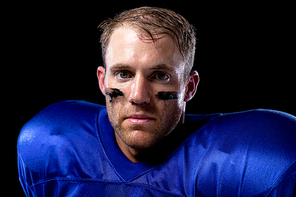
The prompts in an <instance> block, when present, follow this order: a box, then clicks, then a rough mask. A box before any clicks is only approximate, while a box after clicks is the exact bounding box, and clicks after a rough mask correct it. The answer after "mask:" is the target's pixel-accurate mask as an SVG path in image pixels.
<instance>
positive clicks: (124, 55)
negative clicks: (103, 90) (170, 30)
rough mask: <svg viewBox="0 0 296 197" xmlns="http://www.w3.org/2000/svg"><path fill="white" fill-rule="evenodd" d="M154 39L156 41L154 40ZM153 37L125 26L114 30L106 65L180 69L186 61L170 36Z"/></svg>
mask: <svg viewBox="0 0 296 197" xmlns="http://www.w3.org/2000/svg"><path fill="white" fill-rule="evenodd" d="M153 39H154V40H153ZM153 39H152V38H151V36H150V35H149V34H148V33H146V32H145V31H144V30H141V29H139V28H135V27H132V26H128V25H123V26H121V27H118V28H117V29H115V30H114V32H113V34H112V36H111V39H110V43H109V45H108V48H107V51H106V56H105V58H106V65H107V67H108V66H112V65H116V64H128V65H131V66H133V65H136V66H148V65H161V64H165V65H168V66H171V67H179V66H181V65H182V64H183V63H184V61H183V58H182V55H181V54H180V52H179V50H178V48H177V46H176V45H175V43H174V41H173V39H172V38H171V37H170V36H169V35H168V34H156V35H154V36H153Z"/></svg>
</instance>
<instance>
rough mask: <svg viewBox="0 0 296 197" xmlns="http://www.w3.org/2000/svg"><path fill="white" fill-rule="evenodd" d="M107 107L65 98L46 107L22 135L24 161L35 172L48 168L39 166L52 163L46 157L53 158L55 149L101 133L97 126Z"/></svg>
mask: <svg viewBox="0 0 296 197" xmlns="http://www.w3.org/2000/svg"><path fill="white" fill-rule="evenodd" d="M103 108H104V106H101V105H97V104H93V103H89V102H85V101H62V102H58V103H55V104H52V105H50V106H48V107H46V108H45V109H43V110H42V111H40V112H39V113H38V114H37V115H35V116H34V117H33V118H32V119H31V120H30V121H28V122H27V123H26V124H25V125H24V126H23V128H22V130H21V132H20V134H19V137H18V142H17V149H18V154H19V157H20V158H21V160H22V162H24V163H25V164H26V166H27V167H29V168H30V169H34V171H40V170H44V169H39V168H43V167H44V166H45V163H46V162H47V164H48V161H44V159H45V158H46V159H50V158H51V157H50V155H49V154H53V151H54V150H55V149H59V150H64V149H65V147H67V146H68V145H69V143H73V142H71V141H74V140H77V139H82V137H84V138H87V137H88V136H94V135H97V134H96V133H95V132H94V131H96V129H94V127H95V126H96V122H97V121H96V120H97V114H98V113H99V111H100V110H101V109H103ZM82 128H83V129H82ZM57 154H58V153H57Z"/></svg>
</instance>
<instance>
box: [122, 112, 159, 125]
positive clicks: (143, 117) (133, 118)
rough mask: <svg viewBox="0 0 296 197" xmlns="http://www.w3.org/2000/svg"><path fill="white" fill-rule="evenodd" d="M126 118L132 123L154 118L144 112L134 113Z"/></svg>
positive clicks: (146, 121) (140, 122) (142, 122)
mask: <svg viewBox="0 0 296 197" xmlns="http://www.w3.org/2000/svg"><path fill="white" fill-rule="evenodd" d="M126 120H127V121H129V122H130V123H132V124H146V123H149V122H151V121H153V120H155V119H154V118H152V117H150V116H147V115H144V114H135V115H131V116H128V117H127V118H126Z"/></svg>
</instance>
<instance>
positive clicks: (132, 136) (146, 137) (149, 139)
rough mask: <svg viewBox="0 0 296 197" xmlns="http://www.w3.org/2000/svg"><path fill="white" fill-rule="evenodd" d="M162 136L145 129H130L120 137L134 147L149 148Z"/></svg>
mask: <svg viewBox="0 0 296 197" xmlns="http://www.w3.org/2000/svg"><path fill="white" fill-rule="evenodd" d="M163 137H164V136H162V135H155V133H150V132H147V131H141V130H135V131H130V133H129V135H128V136H125V137H121V139H122V140H123V141H124V142H125V144H126V145H127V146H129V147H131V148H134V149H149V148H151V147H153V146H154V145H155V144H156V143H157V142H159V141H160V140H161V139H162V138H163Z"/></svg>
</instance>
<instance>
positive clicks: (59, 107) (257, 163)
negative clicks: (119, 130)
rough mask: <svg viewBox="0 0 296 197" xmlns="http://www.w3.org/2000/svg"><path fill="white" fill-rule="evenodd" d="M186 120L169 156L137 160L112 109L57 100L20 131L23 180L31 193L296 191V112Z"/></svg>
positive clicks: (240, 193) (241, 193)
mask: <svg viewBox="0 0 296 197" xmlns="http://www.w3.org/2000/svg"><path fill="white" fill-rule="evenodd" d="M185 125H190V127H187V128H188V129H191V130H193V132H191V133H190V135H189V136H188V137H187V138H186V139H184V140H182V142H181V143H179V144H178V145H177V146H176V147H174V149H173V150H172V151H171V152H170V154H168V155H166V156H165V157H164V158H162V159H161V160H159V161H157V162H154V163H148V162H139V163H132V162H130V161H129V160H128V159H127V158H126V157H125V156H124V154H123V153H122V152H121V150H120V149H119V147H118V146H117V144H116V141H115V136H114V132H113V129H112V126H111V125H110V122H109V119H108V116H107V111H106V108H105V106H102V105H97V104H92V103H88V102H85V101H63V102H59V103H56V104H53V105H51V106H49V107H47V108H45V109H44V110H42V111H41V112H40V113H38V114H37V115H36V116H35V117H34V118H33V119H32V120H30V121H29V122H28V123H27V124H26V125H24V127H23V129H22V131H21V133H20V135H19V138H18V144H17V149H18V169H19V179H20V182H21V184H22V187H23V190H24V192H25V194H26V195H27V196H132V197H134V196H227V197H231V196H281V197H283V196H284V197H286V196H289V197H292V196H293V195H294V196H295V192H296V187H295V183H296V118H295V117H294V116H292V115H289V114H287V113H283V112H278V111H273V110H262V109H259V110H250V111H245V112H237V113H228V114H211V115H186V121H185ZM185 128H186V127H185ZM160 151H161V150H160ZM293 192H294V194H293Z"/></svg>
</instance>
